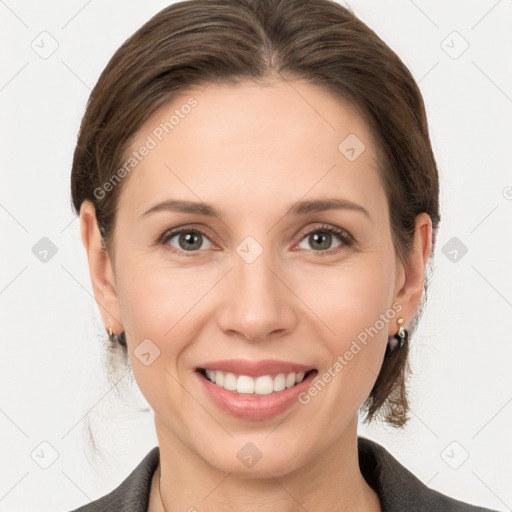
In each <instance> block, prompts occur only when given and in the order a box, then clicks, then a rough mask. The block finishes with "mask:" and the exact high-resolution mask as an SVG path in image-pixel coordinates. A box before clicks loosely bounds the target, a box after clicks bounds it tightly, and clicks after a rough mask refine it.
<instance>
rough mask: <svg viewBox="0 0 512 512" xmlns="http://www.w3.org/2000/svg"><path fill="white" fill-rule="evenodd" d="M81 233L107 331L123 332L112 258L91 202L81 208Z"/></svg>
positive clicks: (96, 296)
mask: <svg viewBox="0 0 512 512" xmlns="http://www.w3.org/2000/svg"><path fill="white" fill-rule="evenodd" d="M80 234H81V238H82V243H83V245H84V247H85V250H86V253H87V260H88V263H89V273H90V277H91V283H92V288H93V291H94V297H95V299H96V303H97V304H98V307H99V310H100V313H101V316H102V319H103V323H104V325H105V328H106V330H108V329H109V328H111V329H112V331H113V332H120V331H122V330H123V327H122V323H121V315H120V309H119V301H118V297H117V289H116V283H115V278H114V272H113V269H112V264H111V259H110V256H109V254H108V252H107V250H106V248H105V245H104V242H103V239H102V237H101V234H100V231H99V228H98V222H97V219H96V210H95V208H94V205H93V204H92V202H90V201H88V200H86V201H84V202H83V203H82V205H81V207H80Z"/></svg>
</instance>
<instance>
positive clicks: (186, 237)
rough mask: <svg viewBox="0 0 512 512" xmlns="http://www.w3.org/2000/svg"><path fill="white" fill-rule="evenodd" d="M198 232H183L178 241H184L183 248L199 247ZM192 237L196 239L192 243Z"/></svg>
mask: <svg viewBox="0 0 512 512" xmlns="http://www.w3.org/2000/svg"><path fill="white" fill-rule="evenodd" d="M199 236H200V235H199V234H192V235H191V234H190V233H185V234H182V235H181V236H180V243H181V242H184V244H183V245H185V249H187V248H188V249H199V248H200V247H201V242H200V241H199V243H198V242H197V241H198V240H199ZM194 239H195V240H196V242H195V244H194Z"/></svg>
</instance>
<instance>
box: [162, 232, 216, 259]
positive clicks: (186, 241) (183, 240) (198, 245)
mask: <svg viewBox="0 0 512 512" xmlns="http://www.w3.org/2000/svg"><path fill="white" fill-rule="evenodd" d="M173 239H176V240H175V242H174V243H172V242H171V241H172V240H173ZM205 240H208V241H209V242H210V239H209V238H208V237H207V235H206V233H205V232H204V231H202V230H201V229H198V228H193V229H191V228H189V229H175V230H171V231H167V232H166V233H165V234H164V235H163V237H162V240H161V241H160V243H161V244H162V245H170V246H171V247H173V248H174V249H176V252H178V253H180V254H185V255H186V256H189V254H186V253H194V252H198V251H199V249H208V248H211V247H205V246H204V242H205ZM176 244H177V245H176ZM210 244H211V242H210ZM212 245H213V244H212Z"/></svg>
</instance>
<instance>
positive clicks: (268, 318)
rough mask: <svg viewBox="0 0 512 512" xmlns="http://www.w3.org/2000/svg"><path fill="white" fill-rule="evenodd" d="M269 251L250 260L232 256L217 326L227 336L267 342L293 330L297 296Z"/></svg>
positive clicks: (295, 322)
mask: <svg viewBox="0 0 512 512" xmlns="http://www.w3.org/2000/svg"><path fill="white" fill-rule="evenodd" d="M270 252H271V251H265V250H264V251H263V252H262V254H261V255H260V256H259V257H258V258H257V259H256V261H253V262H252V263H248V262H247V261H245V260H244V259H243V258H242V257H239V256H238V255H235V258H234V268H233V270H232V271H231V272H229V274H228V275H227V276H226V281H225V283H224V294H225V300H224V301H223V303H222V305H221V310H220V314H219V315H218V323H219V328H220V329H221V330H222V331H223V332H224V333H226V334H227V335H229V336H231V337H233V336H238V337H240V338H243V339H245V340H248V341H251V342H261V341H269V340H273V339H275V338H276V337H280V336H285V335H286V334H289V333H291V332H293V330H294V328H295V326H296V324H297V320H298V315H297V308H296V306H297V298H296V297H295V296H294V294H293V291H292V290H291V289H290V288H289V285H288V286H287V283H286V281H287V279H286V276H285V275H284V272H283V271H282V270H280V268H281V267H279V265H277V264H276V263H275V260H273V259H272V258H271V257H270V254H269V253H270Z"/></svg>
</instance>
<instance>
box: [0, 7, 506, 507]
mask: <svg viewBox="0 0 512 512" xmlns="http://www.w3.org/2000/svg"><path fill="white" fill-rule="evenodd" d="M167 4H168V2H164V1H155V0H153V1H145V2H142V1H139V2H126V1H124V2H123V1H122V0H103V1H101V2H100V1H99V0H89V1H84V0H80V1H75V0H73V1H69V0H68V1H64V0H61V1H46V2H37V1H35V0H30V1H24V2H21V1H14V0H5V1H0V15H1V24H2V27H1V29H0V38H1V56H0V61H1V62H2V66H1V69H0V101H1V107H2V115H1V129H2V150H1V152H0V169H1V173H2V174H1V180H2V181H1V187H0V223H1V227H2V229H1V237H2V239H1V243H2V245H1V247H2V250H1V254H0V255H1V258H2V262H1V266H0V269H1V273H0V304H1V318H0V327H1V332H2V356H1V359H0V365H1V368H0V379H1V389H2V394H1V402H0V427H1V430H2V436H1V438H0V449H1V455H0V460H2V462H3V464H2V468H1V473H0V510H2V511H6V510H9V511H13V512H15V511H26V510H32V511H45V510H48V511H50V510H51V511H56V510H69V509H71V508H74V507H77V506H79V505H81V504H84V503H86V502H88V501H89V500H93V499H96V498H98V497H99V496H102V495H104V494H106V493H107V492H109V491H110V490H112V489H113V488H114V487H115V486H117V485H118V484H119V483H120V482H121V481H122V480H123V479H124V478H125V477H126V476H127V475H128V474H129V473H130V472H131V470H132V469H133V468H134V467H135V465H137V464H138V463H139V462H140V460H141V459H142V457H143V456H144V455H145V454H146V453H147V452H148V451H149V450H150V449H151V448H152V447H153V446H155V445H156V444H157V441H156V435H155V432H154V425H153V420H152V414H151V413H148V412H140V411H138V409H137V408H138V407H140V406H142V407H144V406H145V405H147V404H146V402H145V400H144V398H143V397H142V396H141V394H140V392H139V391H138V389H137V387H136V386H131V385H130V383H129V382H128V379H127V378H123V375H122V374H121V375H119V376H115V379H119V384H118V385H117V386H115V387H112V385H111V384H109V382H108V380H107V379H106V377H105V374H104V370H103V368H102V342H103V341H102V340H103V339H104V335H103V333H104V330H103V326H102V323H101V320H100V318H99V312H98V310H97V306H96V303H95V302H94V299H93V296H92V288H91V284H90V278H89V271H88V267H87V259H86V255H85V251H84V249H83V247H82V244H81V240H80V234H79V222H78V219H77V218H75V216H74V215H73V213H72V210H71V207H70V199H69V197H70V193H69V176H70V166H71V158H72V153H73V150H74V145H75V142H76V136H77V131H78V126H79V122H80V119H81V116H82V114H83V111H84V108H85V104H86V101H87V98H88V95H89V93H90V89H91V88H92V86H93V85H94V83H95V82H96V80H97V78H98V76H99V74H100V72H101V71H102V69H103V68H104V66H105V65H106V63H107V61H108V60H109V58H110V57H111V56H112V54H113V53H114V51H115V50H116V49H117V48H118V47H119V45H120V44H121V43H122V42H123V41H124V40H125V39H126V38H127V37H128V36H129V35H131V34H132V33H133V32H134V31H135V30H136V29H137V28H138V27H139V26H140V25H142V24H143V23H144V22H145V21H146V20H147V19H149V17H150V16H152V15H153V14H155V13H156V12H157V11H158V10H160V9H161V8H163V7H164V6H166V5H167ZM350 6H351V7H352V8H353V9H354V11H355V13H356V14H357V15H358V16H359V17H361V18H362V20H363V21H365V22H366V23H367V24H368V25H369V26H370V27H371V28H373V29H374V30H375V31H376V32H377V33H378V34H379V35H380V36H381V37H382V38H383V39H384V40H385V41H386V42H387V43H388V45H390V46H391V48H393V49H394V50H395V51H396V52H397V53H398V54H399V55H400V57H401V58H402V59H403V60H404V62H405V63H406V64H407V66H408V67H409V68H410V69H411V71H412V73H413V75H414V76H415V78H416V80H417V81H418V82H419V86H420V88H421V90H422V93H423V95H424V99H425V103H426V106H427V114H428V117H429V123H430V131H431V137H432V142H433V146H434V152H435V154H436V158H437V162H438V165H439V169H440V174H441V189H442V192H441V207H442V222H441V228H440V232H439V238H438V246H437V250H436V256H435V260H434V264H433V278H432V283H431V289H430V294H429V303H428V305H427V309H426V312H425V314H424V317H423V321H422V323H421V325H420V328H419V331H418V334H417V336H415V338H414V340H413V342H412V345H411V350H412V354H411V365H412V369H413V371H414V375H413V378H412V380H411V391H410V397H411V414H412V420H411V421H410V423H409V425H408V426H407V428H406V429H405V430H404V431H401V432H397V431H393V430H392V429H391V428H386V427H384V426H382V425H375V426H372V427H367V426H363V425H362V426H361V428H360V434H361V435H367V436H368V437H371V438H373V439H375V440H376V441H378V442H380V443H382V444H383V445H384V446H386V447H387V448H388V450H389V451H391V453H393V455H394V456H395V457H396V458H397V459H398V460H399V461H400V462H402V463H403V464H404V465H406V466H407V467H408V468H409V469H410V470H411V471H412V472H413V473H414V474H415V475H416V476H418V478H420V479H421V480H422V481H423V482H425V483H428V485H429V486H430V487H433V488H434V489H437V490H439V491H441V492H443V493H446V494H449V495H450V496H453V497H456V498H458V499H460V500H463V501H468V502H471V503H477V504H480V505H483V506H487V507H491V508H494V509H497V510H501V511H505V510H511V507H512V488H511V486H510V482H511V481H512V441H511V437H510V427H511V423H512V403H511V402H512V386H511V382H512V372H511V371H510V363H511V361H512V359H511V355H512V343H511V339H510V338H511V336H510V333H511V331H512V329H511V327H512V325H511V323H512V322H511V319H512V315H511V308H512V286H511V279H510V262H511V261H512V257H511V248H512V243H511V242H512V240H511V238H512V229H511V222H510V221H511V209H512V175H511V174H510V164H511V159H512V154H511V151H510V146H511V140H512V139H511V125H512V116H511V110H512V109H511V107H512V76H511V70H512V59H511V58H510V53H511V49H512V44H511V43H512V31H511V30H510V20H511V14H512V2H511V1H510V0H499V1H496V0H485V1H467V0H466V1H462V0H461V1H445V0H444V1H440V0H439V1H420V0H415V1H412V0H398V1H397V0H395V1H389V0H388V1H382V0H364V1H352V2H350ZM47 239H48V240H47ZM45 251H47V252H45ZM465 251H467V252H465ZM87 425H89V426H90V428H91V429H92V431H93V432H94V434H95V441H96V444H97V449H98V451H97V452H95V451H94V450H93V448H92V446H91V444H90V442H89V439H88V438H87V431H86V427H87ZM45 468H46V469H45ZM208 492H210V490H207V491H205V495H206V494H207V493H208ZM200 499H201V498H199V499H198V503H199V501H200Z"/></svg>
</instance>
